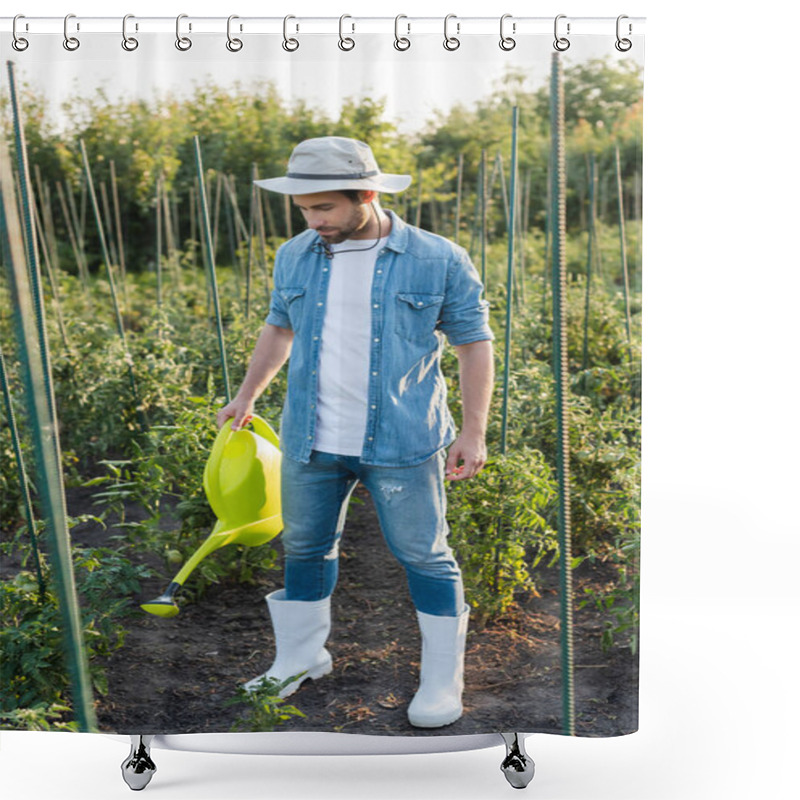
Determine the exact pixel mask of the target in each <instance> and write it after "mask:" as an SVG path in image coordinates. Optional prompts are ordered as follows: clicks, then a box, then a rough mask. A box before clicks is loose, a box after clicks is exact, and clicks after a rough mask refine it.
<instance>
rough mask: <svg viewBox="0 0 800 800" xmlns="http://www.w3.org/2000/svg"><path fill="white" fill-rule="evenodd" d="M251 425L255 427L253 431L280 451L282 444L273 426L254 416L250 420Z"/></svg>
mask: <svg viewBox="0 0 800 800" xmlns="http://www.w3.org/2000/svg"><path fill="white" fill-rule="evenodd" d="M250 423H251V424H252V426H253V430H254V431H255V432H256V433H257V434H258V435H259V436H262V437H263V438H264V439H266V440H267V441H268V442H269V443H270V444H274V445H275V447H277V448H278V449H280V446H281V442H280V439H279V438H278V434H277V433H275V431H274V430H273V429H272V426H271V425H270V424H269V423H268V422H267V421H266V420H265V419H261V417H259V416H258V415H256V414H254V415H253V416H252V417H251V418H250Z"/></svg>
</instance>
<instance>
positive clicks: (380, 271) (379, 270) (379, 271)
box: [375, 269, 383, 275]
mask: <svg viewBox="0 0 800 800" xmlns="http://www.w3.org/2000/svg"><path fill="white" fill-rule="evenodd" d="M375 271H376V272H377V273H378V275H383V270H382V269H378V270H375Z"/></svg>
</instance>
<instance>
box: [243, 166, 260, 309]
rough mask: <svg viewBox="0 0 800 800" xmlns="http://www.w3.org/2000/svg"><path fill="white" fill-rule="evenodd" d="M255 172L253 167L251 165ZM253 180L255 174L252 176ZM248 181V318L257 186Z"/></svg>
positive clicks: (246, 301) (246, 302)
mask: <svg viewBox="0 0 800 800" xmlns="http://www.w3.org/2000/svg"><path fill="white" fill-rule="evenodd" d="M253 173H255V167H253ZM253 180H255V176H254V177H253ZM253 180H251V181H250V218H249V220H248V226H247V270H246V272H245V281H244V315H245V319H250V293H251V291H252V288H253V286H252V285H253V259H254V258H255V226H256V210H257V207H256V192H257V191H258V187H257V186H256V185H255V183H253Z"/></svg>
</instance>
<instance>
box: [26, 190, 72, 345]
mask: <svg viewBox="0 0 800 800" xmlns="http://www.w3.org/2000/svg"><path fill="white" fill-rule="evenodd" d="M33 219H34V222H35V223H36V233H37V235H38V237H39V241H40V242H41V243H42V257H43V261H44V268H45V273H46V274H47V282H48V283H49V284H50V294H51V295H52V296H53V308H54V309H55V312H56V322H57V323H58V332H59V333H60V334H61V341H62V342H63V344H64V350H66V352H67V353H69V352H70V348H69V340H68V339H67V328H66V326H65V325H64V314H63V313H62V311H61V294H60V293H59V291H58V276H57V274H56V272H55V270H54V269H53V265H52V263H51V262H50V248H49V247H48V246H47V238H46V236H45V232H44V228H43V227H42V216H41V214H40V213H39V209H38V207H37V206H36V203H34V204H33Z"/></svg>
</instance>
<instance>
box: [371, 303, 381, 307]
mask: <svg viewBox="0 0 800 800" xmlns="http://www.w3.org/2000/svg"><path fill="white" fill-rule="evenodd" d="M372 307H373V308H380V307H381V304H380V303H373V305H372Z"/></svg>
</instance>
